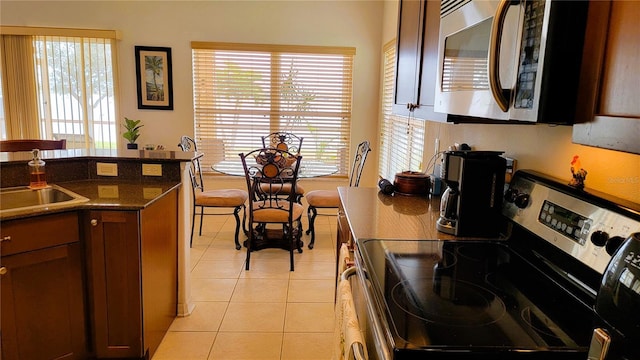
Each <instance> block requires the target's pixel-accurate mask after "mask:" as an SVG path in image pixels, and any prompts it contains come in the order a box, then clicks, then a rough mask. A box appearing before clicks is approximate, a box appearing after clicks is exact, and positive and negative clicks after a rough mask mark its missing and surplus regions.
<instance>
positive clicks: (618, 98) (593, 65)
mask: <svg viewBox="0 0 640 360" xmlns="http://www.w3.org/2000/svg"><path fill="white" fill-rule="evenodd" d="M638 18H640V2H638V1H623V0H616V1H594V2H591V3H590V5H589V19H588V25H587V33H586V37H585V52H584V56H583V58H584V59H585V60H584V64H583V68H584V69H583V72H582V75H581V91H582V92H581V94H579V98H580V99H583V100H584V101H583V104H584V105H583V106H581V107H579V109H580V110H582V111H583V112H582V113H581V114H579V118H580V120H581V123H579V124H576V125H574V127H573V141H574V142H576V143H580V144H585V145H592V146H598V147H602V148H607V149H614V150H622V151H627V152H632V153H636V154H640V142H639V141H638V134H640V102H639V101H638V98H639V90H638V84H640V73H639V72H638V71H636V69H637V67H638V58H639V57H640V26H638V24H637V22H638Z"/></svg>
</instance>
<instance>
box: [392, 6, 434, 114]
mask: <svg viewBox="0 0 640 360" xmlns="http://www.w3.org/2000/svg"><path fill="white" fill-rule="evenodd" d="M439 26H440V1H428V0H401V1H400V3H399V11H398V37H397V51H396V54H397V62H396V86H395V96H394V103H393V113H394V114H397V115H403V116H414V117H416V118H419V119H425V120H432V121H446V114H441V113H436V112H434V111H433V104H434V96H435V83H436V66H437V63H438V29H439Z"/></svg>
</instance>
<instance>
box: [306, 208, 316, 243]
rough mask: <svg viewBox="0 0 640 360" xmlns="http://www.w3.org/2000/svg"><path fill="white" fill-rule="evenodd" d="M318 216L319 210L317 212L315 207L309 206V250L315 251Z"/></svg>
mask: <svg viewBox="0 0 640 360" xmlns="http://www.w3.org/2000/svg"><path fill="white" fill-rule="evenodd" d="M312 213H313V215H312ZM316 216H318V210H316V208H315V207H313V206H309V208H308V209H307V217H308V218H309V229H308V230H307V235H309V233H310V234H311V241H310V242H309V249H313V245H314V244H315V242H316V228H315V221H316Z"/></svg>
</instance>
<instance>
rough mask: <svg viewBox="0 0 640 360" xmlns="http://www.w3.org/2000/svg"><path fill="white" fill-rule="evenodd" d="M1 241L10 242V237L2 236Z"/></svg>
mask: <svg viewBox="0 0 640 360" xmlns="http://www.w3.org/2000/svg"><path fill="white" fill-rule="evenodd" d="M3 241H11V236H10V235H9V236H3V237H2V238H0V242H3Z"/></svg>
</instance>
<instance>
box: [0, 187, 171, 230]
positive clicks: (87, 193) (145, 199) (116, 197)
mask: <svg viewBox="0 0 640 360" xmlns="http://www.w3.org/2000/svg"><path fill="white" fill-rule="evenodd" d="M51 185H54V186H57V187H60V188H62V189H65V190H69V191H71V192H73V193H75V194H77V195H80V196H82V197H84V198H86V199H83V201H74V202H71V203H69V204H68V205H65V204H61V205H59V206H56V204H54V205H53V206H50V207H43V208H37V209H28V211H18V212H10V213H5V214H0V221H8V220H15V219H23V218H29V217H33V216H41V215H48V214H54V213H59V212H65V211H75V210H118V211H137V210H141V209H144V208H146V207H148V206H149V205H151V204H152V203H153V202H155V201H156V200H158V199H160V198H162V197H163V196H165V195H166V194H168V193H169V192H170V191H172V190H174V189H177V188H179V187H180V186H181V185H182V184H181V183H180V182H171V181H166V182H160V181H154V182H146V183H145V182H140V181H119V180H111V181H107V180H79V181H69V182H61V183H55V184H51Z"/></svg>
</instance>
